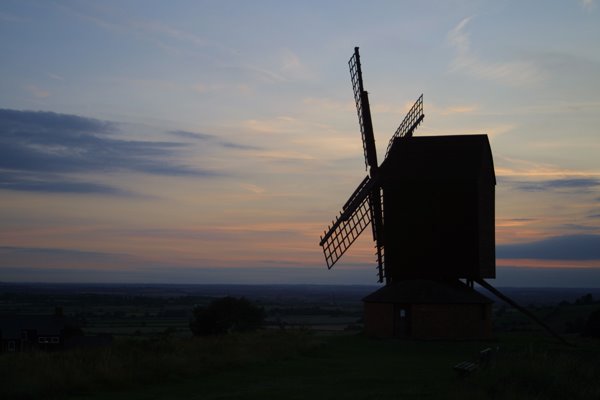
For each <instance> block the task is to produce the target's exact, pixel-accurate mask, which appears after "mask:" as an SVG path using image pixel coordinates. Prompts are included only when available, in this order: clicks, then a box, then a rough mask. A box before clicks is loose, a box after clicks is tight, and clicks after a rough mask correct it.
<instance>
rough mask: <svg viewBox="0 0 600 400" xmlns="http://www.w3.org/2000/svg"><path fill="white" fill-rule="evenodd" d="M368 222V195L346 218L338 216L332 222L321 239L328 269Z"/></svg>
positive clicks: (369, 209) (369, 212)
mask: <svg viewBox="0 0 600 400" xmlns="http://www.w3.org/2000/svg"><path fill="white" fill-rule="evenodd" d="M370 223H371V208H370V206H369V197H368V196H367V197H365V198H364V199H363V200H362V201H361V202H360V203H359V205H358V207H357V208H356V209H355V210H354V212H353V213H352V214H351V215H350V216H349V217H348V218H347V219H343V218H341V216H340V217H338V218H337V220H336V221H334V222H333V225H332V226H331V227H330V228H329V230H328V232H326V234H325V236H324V237H323V238H322V239H321V246H322V247H323V254H324V255H325V261H326V262H327V268H328V269H331V267H333V265H334V264H335V263H336V262H337V261H338V260H339V259H340V257H342V255H343V254H344V253H345V252H346V250H348V248H349V247H350V246H351V245H352V243H354V241H355V240H356V239H357V238H358V237H359V236H360V234H361V233H362V232H363V231H364V230H365V228H366V227H367V226H368V225H369V224H370Z"/></svg>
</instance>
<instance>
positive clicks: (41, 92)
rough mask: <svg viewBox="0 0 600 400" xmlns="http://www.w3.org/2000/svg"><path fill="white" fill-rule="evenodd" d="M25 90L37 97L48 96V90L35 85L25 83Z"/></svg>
mask: <svg viewBox="0 0 600 400" xmlns="http://www.w3.org/2000/svg"><path fill="white" fill-rule="evenodd" d="M25 90H27V91H28V92H29V93H31V94H32V95H33V97H37V98H38V99H43V98H46V97H49V96H50V92H49V91H47V90H44V89H41V88H39V87H37V86H36V85H27V86H25Z"/></svg>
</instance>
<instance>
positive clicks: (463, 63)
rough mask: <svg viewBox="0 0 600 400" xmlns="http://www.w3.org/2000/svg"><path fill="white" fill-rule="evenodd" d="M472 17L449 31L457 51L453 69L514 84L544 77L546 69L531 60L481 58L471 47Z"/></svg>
mask: <svg viewBox="0 0 600 400" xmlns="http://www.w3.org/2000/svg"><path fill="white" fill-rule="evenodd" d="M471 19H472V17H468V18H464V19H463V20H462V21H460V22H459V24H458V25H457V26H456V27H454V28H453V29H452V30H451V31H450V32H449V33H448V36H447V40H448V43H449V44H450V46H452V47H453V48H454V50H455V51H456V54H455V57H454V60H453V61H452V64H451V70H452V71H462V72H465V73H467V74H470V75H473V76H475V77H476V78H478V79H484V80H490V81H496V82H500V83H503V84H508V85H512V86H522V85H528V84H532V83H535V82H538V81H540V80H542V79H544V77H545V73H544V71H542V70H541V69H540V68H539V67H538V66H537V65H535V64H534V63H532V62H530V61H504V62H490V61H486V60H482V59H480V58H479V56H477V55H476V54H475V53H474V52H473V51H472V49H471V39H470V37H469V34H468V32H467V30H466V26H467V24H468V23H469V22H470V21H471Z"/></svg>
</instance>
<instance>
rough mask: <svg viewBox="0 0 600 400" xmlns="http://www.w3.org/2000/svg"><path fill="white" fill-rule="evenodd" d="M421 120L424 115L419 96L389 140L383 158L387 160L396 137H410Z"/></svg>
mask: <svg viewBox="0 0 600 400" xmlns="http://www.w3.org/2000/svg"><path fill="white" fill-rule="evenodd" d="M423 118H425V114H423V95H422V94H421V96H419V98H418V99H417V101H415V104H413V106H412V107H411V108H410V110H409V111H408V114H406V116H405V117H404V119H403V120H402V122H401V123H400V126H399V127H398V129H396V132H394V135H393V136H392V138H391V139H390V142H389V144H388V147H387V150H386V151H385V158H387V156H388V153H389V152H390V149H391V148H392V145H393V144H394V140H395V139H396V138H398V137H412V134H413V132H414V130H415V129H417V127H418V126H419V124H420V123H421V122H422V121H423Z"/></svg>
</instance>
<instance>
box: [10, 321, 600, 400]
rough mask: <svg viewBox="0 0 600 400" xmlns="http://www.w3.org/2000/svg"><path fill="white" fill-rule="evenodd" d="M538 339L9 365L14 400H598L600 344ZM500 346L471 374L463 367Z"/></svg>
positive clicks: (280, 337)
mask: <svg viewBox="0 0 600 400" xmlns="http://www.w3.org/2000/svg"><path fill="white" fill-rule="evenodd" d="M575 342H576V346H563V345H560V344H558V343H556V342H554V341H552V340H551V339H546V338H545V337H542V336H538V335H536V334H531V336H527V335H526V334H522V333H521V334H509V333H506V334H502V335H501V336H500V337H499V339H498V340H497V341H493V342H421V341H400V340H374V339H369V338H366V337H364V336H362V335H360V334H337V335H317V334H314V333H311V332H310V331H306V330H291V331H263V332H258V333H253V334H243V335H230V336H225V337H217V338H181V337H164V338H162V339H157V338H153V339H149V338H141V339H120V340H118V341H117V342H116V343H114V344H113V346H111V347H107V348H102V349H86V350H84V349H80V350H76V351H67V352H61V353H29V354H12V355H3V356H1V357H0V377H1V378H0V379H1V383H2V384H1V389H0V397H1V398H2V399H27V398H44V399H48V398H73V399H105V398H106V399H109V398H110V399H128V400H131V399H177V398H185V399H271V398H272V399H275V398H277V399H281V398H285V399H306V398H314V399H339V398H348V399H398V398H402V399H406V398H408V399H412V398H414V399H423V398H431V399H455V398H460V399H532V398H539V399H595V398H600V380H599V379H598V371H600V342H598V341H592V340H584V339H580V338H576V339H575ZM487 347H493V348H494V349H495V348H499V350H498V352H497V357H496V359H495V362H493V363H492V365H491V366H490V367H489V368H487V369H480V370H477V371H475V372H473V373H472V374H470V375H468V376H466V377H462V378H461V377H459V376H458V375H457V373H456V372H455V371H454V370H453V366H454V365H455V364H457V363H458V362H461V361H465V360H476V359H477V356H478V354H479V351H480V350H482V349H483V348H487Z"/></svg>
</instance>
